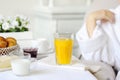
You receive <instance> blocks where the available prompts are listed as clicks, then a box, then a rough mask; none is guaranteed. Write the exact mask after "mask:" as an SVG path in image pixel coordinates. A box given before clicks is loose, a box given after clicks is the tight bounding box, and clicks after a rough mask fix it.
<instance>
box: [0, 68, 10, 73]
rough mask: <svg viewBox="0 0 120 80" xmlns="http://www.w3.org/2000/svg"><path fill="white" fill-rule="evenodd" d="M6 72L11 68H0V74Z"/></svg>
mask: <svg viewBox="0 0 120 80" xmlns="http://www.w3.org/2000/svg"><path fill="white" fill-rule="evenodd" d="M8 70H11V67H8V68H2V69H1V68H0V72H2V71H8Z"/></svg>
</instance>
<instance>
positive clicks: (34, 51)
mask: <svg viewBox="0 0 120 80" xmlns="http://www.w3.org/2000/svg"><path fill="white" fill-rule="evenodd" d="M23 51H24V55H25V54H26V53H29V54H30V55H31V58H37V52H38V49H37V48H24V49H23Z"/></svg>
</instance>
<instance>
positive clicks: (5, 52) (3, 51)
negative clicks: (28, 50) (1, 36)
mask: <svg viewBox="0 0 120 80" xmlns="http://www.w3.org/2000/svg"><path fill="white" fill-rule="evenodd" d="M19 49H20V47H19V45H18V44H17V45H15V46H11V47H6V48H0V55H8V54H9V53H11V52H16V51H18V50H19Z"/></svg>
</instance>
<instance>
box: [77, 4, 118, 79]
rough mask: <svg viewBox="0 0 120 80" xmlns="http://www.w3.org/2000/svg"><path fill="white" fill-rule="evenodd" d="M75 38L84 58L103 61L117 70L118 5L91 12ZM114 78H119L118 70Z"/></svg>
mask: <svg viewBox="0 0 120 80" xmlns="http://www.w3.org/2000/svg"><path fill="white" fill-rule="evenodd" d="M108 3H109V2H108ZM76 39H77V41H78V44H79V48H80V51H81V53H82V57H83V59H84V60H90V61H98V62H103V63H105V64H108V65H110V66H111V67H114V69H116V70H117V71H119V70H120V6H118V7H117V8H116V9H110V10H106V9H105V10H98V11H94V12H91V13H90V14H89V15H88V16H87V18H86V21H85V23H84V25H83V26H82V28H81V29H80V30H79V31H78V32H77V34H76ZM111 73H113V72H111ZM113 74H114V73H113ZM106 75H109V73H108V74H105V76H106ZM113 77H114V75H113ZM110 80H111V79H110ZM116 80H120V72H118V74H117V78H116Z"/></svg>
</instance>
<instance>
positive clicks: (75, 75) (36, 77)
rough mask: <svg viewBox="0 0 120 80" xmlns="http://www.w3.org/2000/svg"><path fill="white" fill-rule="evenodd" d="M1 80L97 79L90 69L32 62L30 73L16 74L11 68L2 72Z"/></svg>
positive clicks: (0, 74)
mask: <svg viewBox="0 0 120 80" xmlns="http://www.w3.org/2000/svg"><path fill="white" fill-rule="evenodd" d="M0 80H97V79H96V78H95V77H94V76H93V75H92V74H91V73H90V72H89V71H86V70H73V69H65V68H52V67H48V66H44V65H39V64H38V63H37V62H33V63H31V68H30V73H29V75H26V76H16V75H15V74H14V73H13V72H12V70H11V69H9V70H6V71H1V72H0Z"/></svg>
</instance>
